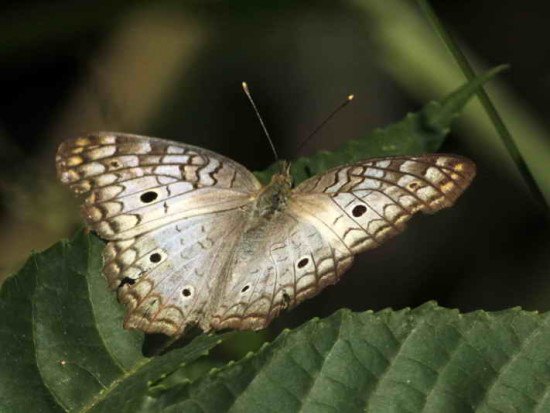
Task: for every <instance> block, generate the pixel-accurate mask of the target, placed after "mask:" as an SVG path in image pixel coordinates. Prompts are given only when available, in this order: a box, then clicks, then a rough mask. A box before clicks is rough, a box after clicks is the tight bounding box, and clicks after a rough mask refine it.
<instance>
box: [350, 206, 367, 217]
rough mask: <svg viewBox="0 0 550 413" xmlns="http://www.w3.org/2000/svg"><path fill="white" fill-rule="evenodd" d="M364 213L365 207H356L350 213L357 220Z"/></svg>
mask: <svg viewBox="0 0 550 413" xmlns="http://www.w3.org/2000/svg"><path fill="white" fill-rule="evenodd" d="M365 212H367V207H366V206H365V205H356V206H355V207H354V208H353V209H352V210H351V213H352V215H353V216H354V217H355V218H359V217H360V216H362V215H363V214H364V213H365Z"/></svg>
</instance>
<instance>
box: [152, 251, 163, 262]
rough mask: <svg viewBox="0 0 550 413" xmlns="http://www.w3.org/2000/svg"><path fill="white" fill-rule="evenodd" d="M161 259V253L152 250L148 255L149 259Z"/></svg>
mask: <svg viewBox="0 0 550 413" xmlns="http://www.w3.org/2000/svg"><path fill="white" fill-rule="evenodd" d="M161 259H162V257H161V255H160V254H159V253H158V252H153V253H152V254H151V255H149V261H151V262H154V263H157V262H160V260H161Z"/></svg>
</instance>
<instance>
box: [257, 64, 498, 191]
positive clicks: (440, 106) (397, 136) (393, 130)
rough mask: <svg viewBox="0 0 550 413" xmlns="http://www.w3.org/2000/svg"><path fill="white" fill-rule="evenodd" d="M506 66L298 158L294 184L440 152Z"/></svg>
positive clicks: (265, 175) (265, 178)
mask: <svg viewBox="0 0 550 413" xmlns="http://www.w3.org/2000/svg"><path fill="white" fill-rule="evenodd" d="M506 67H507V66H498V67H495V68H494V69H492V70H490V71H488V72H486V73H484V74H482V75H479V76H478V77H476V78H474V79H473V80H472V81H470V82H468V83H466V84H465V85H463V86H461V87H460V88H458V89H457V90H456V91H454V92H453V93H451V94H450V95H449V96H447V97H445V98H444V99H442V100H439V101H433V102H430V103H428V104H427V105H426V106H424V108H422V109H421V110H420V111H419V112H416V113H409V114H408V115H407V116H406V117H405V118H404V119H402V120H401V121H399V122H397V123H394V124H392V125H390V126H388V127H386V128H384V129H376V130H375V131H374V132H373V133H372V134H371V135H370V136H367V137H364V138H360V139H354V140H349V141H347V142H346V143H344V144H343V145H342V146H341V147H340V148H338V149H336V150H334V151H332V152H327V151H320V152H317V153H316V154H315V155H312V156H310V157H308V158H299V159H298V160H296V161H294V162H293V163H292V165H291V173H292V177H293V178H294V181H295V183H299V182H301V181H303V180H305V179H307V178H309V177H310V176H313V175H317V174H318V173H321V172H323V171H326V170H327V169H329V168H332V167H334V166H337V165H343V164H346V163H350V162H353V161H357V160H360V159H368V158H374V157H381V156H395V155H418V154H422V153H429V152H435V151H437V150H438V149H439V147H440V146H441V145H442V144H443V141H444V140H445V137H446V136H447V135H448V134H449V132H450V128H451V124H452V122H453V120H454V119H455V118H456V117H458V115H460V113H461V111H462V109H464V106H466V103H468V101H469V100H470V99H471V98H472V97H473V96H475V94H476V93H477V91H478V90H479V88H480V87H481V86H482V85H483V84H484V83H485V82H487V81H488V80H489V79H491V78H492V77H494V76H495V75H496V74H497V73H499V72H501V71H502V70H504V69H506ZM278 170H279V166H278V164H274V165H271V166H270V167H269V168H268V169H266V170H265V171H262V172H256V173H255V175H256V177H258V179H260V181H261V182H263V183H264V184H265V183H267V182H269V180H270V178H271V175H273V173H275V172H277V171H278Z"/></svg>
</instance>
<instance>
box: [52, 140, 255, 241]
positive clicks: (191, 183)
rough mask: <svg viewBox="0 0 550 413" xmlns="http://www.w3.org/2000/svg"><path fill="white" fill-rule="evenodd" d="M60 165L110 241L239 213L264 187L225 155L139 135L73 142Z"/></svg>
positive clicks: (93, 224)
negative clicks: (203, 217)
mask: <svg viewBox="0 0 550 413" xmlns="http://www.w3.org/2000/svg"><path fill="white" fill-rule="evenodd" d="M56 161H57V171H58V176H59V179H60V180H61V182H63V183H64V184H67V185H68V186H69V187H70V188H71V189H72V190H73V191H74V192H75V193H76V194H78V195H82V196H83V197H84V205H83V208H82V209H83V213H84V216H85V218H86V220H87V222H88V225H89V226H90V228H91V229H92V230H94V231H96V232H97V233H98V234H99V235H100V236H101V237H102V238H105V239H107V240H111V239H113V240H115V239H129V238H133V237H135V236H137V235H140V234H143V233H146V232H149V231H150V230H153V229H156V228H159V227H161V226H163V225H167V224H170V223H173V222H176V221H178V220H180V219H183V218H187V217H190V216H196V215H202V214H208V213H212V212H215V211H220V210H227V209H233V208H238V207H239V206H241V205H243V204H244V203H247V202H249V200H250V196H251V194H253V193H255V192H256V191H257V190H258V189H259V188H261V184H260V183H259V182H258V180H257V179H256V178H255V177H254V175H253V174H252V173H251V172H249V171H248V170H247V169H246V168H244V167H243V166H241V165H239V164H238V163H236V162H234V161H232V160H230V159H228V158H225V157H223V156H222V155H218V154H216V153H214V152H211V151H207V150H205V149H201V148H197V147H194V146H190V145H184V144H180V143H177V142H171V141H165V140H162V139H155V138H148V137H142V136H137V135H128V134H120V133H111V132H101V133H98V134H97V135H90V136H87V137H83V138H78V139H75V140H71V141H67V142H65V143H63V144H61V146H60V147H59V150H58V152H57V158H56Z"/></svg>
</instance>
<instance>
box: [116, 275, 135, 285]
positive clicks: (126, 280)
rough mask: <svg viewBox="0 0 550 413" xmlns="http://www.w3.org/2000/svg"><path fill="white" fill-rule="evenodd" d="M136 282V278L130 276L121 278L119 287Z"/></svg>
mask: <svg viewBox="0 0 550 413" xmlns="http://www.w3.org/2000/svg"><path fill="white" fill-rule="evenodd" d="M135 283H136V280H134V279H133V278H130V277H124V278H123V279H122V280H120V284H119V285H118V288H121V287H124V286H125V285H134V284H135Z"/></svg>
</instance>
